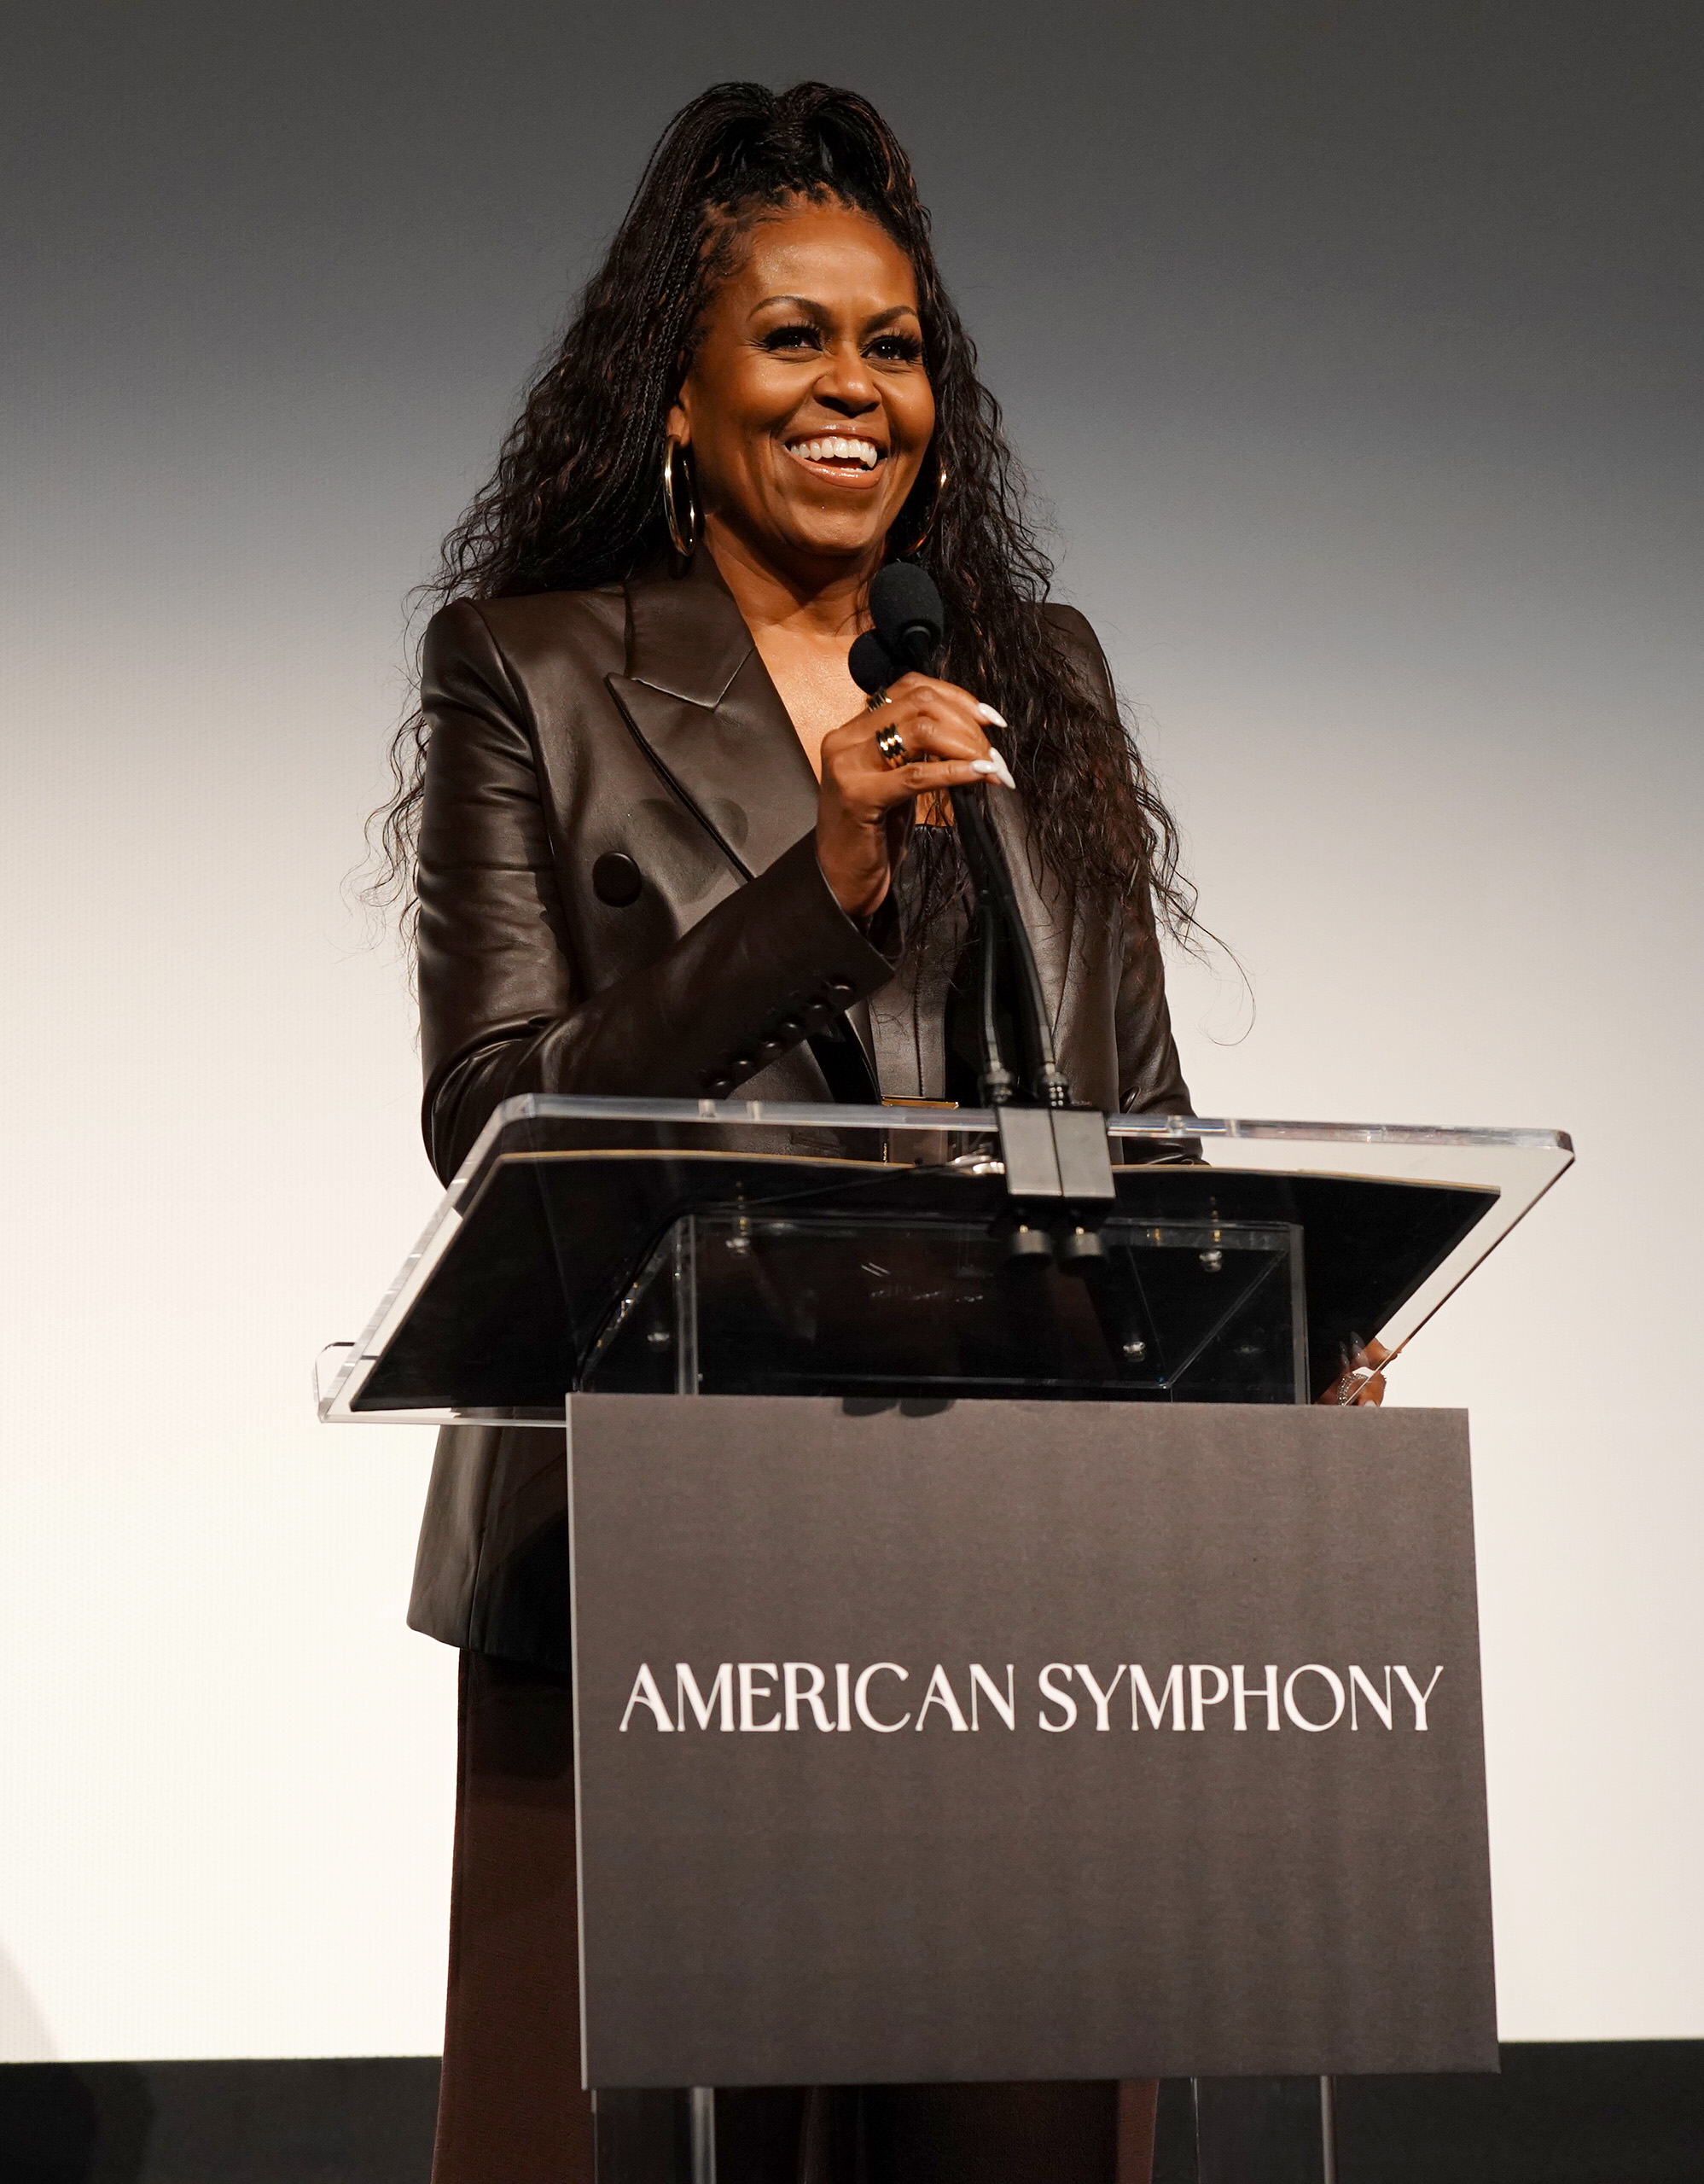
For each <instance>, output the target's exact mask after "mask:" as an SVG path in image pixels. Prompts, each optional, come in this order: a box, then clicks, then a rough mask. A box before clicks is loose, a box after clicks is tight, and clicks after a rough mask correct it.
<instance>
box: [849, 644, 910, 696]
mask: <svg viewBox="0 0 1704 2184" xmlns="http://www.w3.org/2000/svg"><path fill="white" fill-rule="evenodd" d="M846 666H847V667H848V668H849V669H850V670H851V672H852V680H853V681H854V682H855V683H856V684H858V688H859V689H860V690H868V691H869V695H870V696H872V697H874V696H875V693H876V692H877V691H878V690H886V689H887V685H888V684H890V683H897V682H898V681H899V678H900V677H901V675H903V674H904V672H905V670H904V668H903V667H899V665H898V664H897V663H896V662H895V661H894V660H893V655H891V654H890V653H889V651H888V649H887V646H886V645H885V644H883V643H882V642H881V638H879V637H878V636H877V635H876V634H875V631H874V630H873V629H867V630H866V631H865V632H864V635H863V636H862V637H856V638H853V639H852V650H851V651H850V652H848V653H847V655H846Z"/></svg>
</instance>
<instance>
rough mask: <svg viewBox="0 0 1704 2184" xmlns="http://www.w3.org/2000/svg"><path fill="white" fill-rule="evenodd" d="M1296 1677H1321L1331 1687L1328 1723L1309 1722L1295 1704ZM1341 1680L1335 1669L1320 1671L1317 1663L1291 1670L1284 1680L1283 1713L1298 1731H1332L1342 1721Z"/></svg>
mask: <svg viewBox="0 0 1704 2184" xmlns="http://www.w3.org/2000/svg"><path fill="white" fill-rule="evenodd" d="M1298 1676H1323V1677H1324V1679H1325V1680H1326V1682H1327V1683H1328V1684H1329V1686H1331V1697H1332V1702H1333V1704H1332V1714H1331V1719H1330V1720H1329V1721H1309V1720H1308V1718H1307V1716H1306V1714H1304V1713H1303V1712H1302V1710H1301V1709H1300V1707H1299V1706H1298V1705H1297V1704H1296V1702H1295V1688H1296V1678H1297V1677H1298ZM1343 1704H1344V1701H1343V1679H1342V1678H1341V1676H1340V1675H1339V1674H1338V1673H1337V1671H1336V1670H1335V1669H1322V1668H1321V1667H1320V1665H1319V1663H1318V1662H1317V1661H1305V1662H1303V1663H1302V1665H1301V1667H1300V1668H1299V1669H1291V1671H1290V1673H1289V1674H1288V1676H1287V1677H1286V1678H1285V1680H1284V1711H1285V1713H1286V1714H1288V1715H1289V1717H1290V1719H1291V1721H1294V1723H1295V1725H1296V1727H1297V1728H1298V1729H1315V1730H1318V1729H1333V1728H1335V1727H1336V1726H1337V1724H1338V1723H1339V1722H1340V1721H1341V1720H1342V1719H1343Z"/></svg>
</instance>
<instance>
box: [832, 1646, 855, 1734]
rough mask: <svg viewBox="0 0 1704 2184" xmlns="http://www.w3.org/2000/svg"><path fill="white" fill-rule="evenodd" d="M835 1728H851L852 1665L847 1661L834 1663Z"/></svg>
mask: <svg viewBox="0 0 1704 2184" xmlns="http://www.w3.org/2000/svg"><path fill="white" fill-rule="evenodd" d="M835 1727H836V1728H837V1729H850V1728H851V1727H852V1663H850V1662H849V1661H836V1662H835Z"/></svg>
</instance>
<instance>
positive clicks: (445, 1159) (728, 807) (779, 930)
mask: <svg viewBox="0 0 1704 2184" xmlns="http://www.w3.org/2000/svg"><path fill="white" fill-rule="evenodd" d="M1046 612H1047V613H1048V614H1050V616H1051V617H1052V618H1053V619H1054V621H1055V623H1056V626H1057V627H1058V628H1060V629H1061V631H1062V632H1063V633H1064V634H1065V636H1066V638H1067V641H1068V642H1069V643H1070V644H1071V645H1072V646H1073V649H1078V650H1079V653H1080V657H1081V661H1082V664H1083V666H1084V667H1085V670H1086V671H1087V673H1089V675H1090V677H1091V678H1092V679H1093V680H1094V681H1095V682H1096V684H1098V685H1099V686H1100V687H1101V688H1102V689H1103V690H1105V692H1106V702H1107V703H1108V707H1111V706H1112V704H1113V702H1114V700H1113V694H1112V685H1111V681H1110V678H1109V677H1108V673H1107V667H1106V662H1105V660H1104V658H1103V657H1102V653H1101V649H1100V647H1099V645H1098V644H1096V641H1095V637H1094V633H1093V632H1092V631H1091V630H1090V627H1089V625H1088V623H1087V622H1086V621H1085V620H1084V618H1083V617H1082V615H1081V614H1078V613H1077V612H1076V611H1075V609H1072V608H1068V607H1049V608H1048V609H1046ZM422 708H423V710H424V713H425V715H426V718H427V723H428V725H429V728H430V735H431V741H430V744H429V747H428V753H427V779H426V799H425V806H424V809H423V812H422V824H421V836H420V871H419V891H420V1000H421V1023H422V1050H423V1052H422V1058H423V1062H424V1067H425V1074H426V1098H425V1106H424V1115H423V1122H424V1129H425V1135H426V1144H427V1151H428V1153H429V1154H430V1156H431V1158H432V1162H433V1166H434V1168H436V1169H437V1171H438V1173H439V1175H440V1176H441V1177H442V1178H444V1179H445V1180H446V1181H447V1180H448V1179H449V1178H450V1177H451V1175H452V1174H454V1173H455V1171H456V1169H457V1167H458V1166H459V1165H460V1163H461V1162H462V1160H463V1159H464V1158H465V1157H466V1156H467V1154H468V1150H469V1149H470V1148H471V1147H472V1145H473V1144H474V1139H476V1138H477V1137H478V1135H479V1133H480V1130H481V1129H482V1128H483V1127H484V1126H485V1123H486V1121H487V1119H488V1118H489V1116H490V1115H491V1111H492V1109H494V1108H495V1107H496V1106H497V1103H498V1102H499V1101H500V1100H503V1099H506V1098H509V1095H510V1094H512V1093H515V1092H597V1093H606V1094H608V1093H634V1094H648V1095H652V1096H654V1097H678V1098H699V1097H701V1096H704V1095H711V1096H713V1097H723V1098H725V1097H732V1096H736V1095H737V1096H741V1097H744V1098H753V1099H776V1100H800V1099H804V1100H826V1099H830V1098H835V1097H836V1096H839V1097H840V1098H859V1099H868V1100H872V1101H873V1100H875V1099H876V1098H879V1093H878V1092H877V1089H876V1084H875V1072H874V1065H873V1062H872V1060H871V1042H870V1036H869V1018H868V1011H867V1007H866V1004H867V1002H868V999H869V996H870V995H871V994H872V993H875V992H876V991H877V990H878V989H879V988H880V987H882V986H884V985H885V984H886V983H887V981H888V979H889V978H890V977H891V976H893V966H892V964H891V963H890V962H889V960H888V958H887V956H885V955H884V954H883V953H882V952H881V950H880V948H878V947H877V946H875V945H873V943H872V942H871V941H870V940H869V939H868V938H866V937H865V935H864V933H863V932H862V931H861V930H860V929H859V928H858V926H857V925H856V924H854V923H853V922H852V920H851V919H850V918H848V917H846V915H845V913H844V912H843V911H841V909H840V906H839V905H838V903H836V901H835V898H834V896H833V895H832V894H831V893H830V892H829V888H828V885H827V883H826V882H824V880H823V876H822V873H821V871H819V870H818V867H817V858H816V845H815V822H816V806H817V783H816V779H815V777H814V776H813V774H812V772H811V766H810V764H809V761H808V760H806V758H805V754H804V751H803V749H802V748H801V747H800V742H799V738H798V736H797V735H796V733H795V732H794V728H793V725H792V722H791V721H790V720H789V719H788V714H787V712H786V709H785V708H784V707H783V706H782V702H781V700H780V697H779V696H778V695H777V694H776V689H775V685H774V684H772V683H771V680H770V678H769V675H768V673H767V672H766V670H765V667H764V664H763V661H762V659H761V657H760V656H759V653H758V651H757V649H756V647H755V645H754V644H753V642H752V637H751V632H750V631H749V630H748V629H747V626H746V624H745V621H744V620H743V619H742V615H741V614H740V611H739V609H738V608H737V607H736V605H735V603H734V600H733V597H732V596H731V594H730V592H729V591H728V590H727V588H726V586H725V585H724V584H723V582H722V580H721V578H720V576H719V574H718V572H717V570H716V567H715V564H714V562H712V560H711V558H710V556H708V555H707V554H705V553H701V554H699V555H698V556H696V557H695V560H694V562H692V564H691V565H690V567H689V568H688V570H687V572H686V573H685V574H684V575H679V576H675V575H662V576H658V577H655V578H651V579H644V580H639V581H634V582H631V583H629V584H626V585H607V586H604V587H602V588H600V589H598V590H596V591H574V592H547V593H542V594H538V595H535V596H533V597H526V598H516V599H499V600H491V601H486V602H482V603H477V604H475V603H472V602H468V601H462V602H460V603H457V604H456V605H454V606H451V607H448V608H445V609H444V611H443V612H442V613H441V614H439V615H437V616H436V617H435V618H434V620H433V623H432V625H431V627H430V628H429V629H428V631H427V639H426V649H425V662H424V675H423V680H422ZM991 808H992V812H993V813H994V815H995V817H996V820H997V824H998V825H999V827H1000V829H1001V831H1002V833H1003V836H1004V838H1005V842H1006V847H1007V853H1008V861H1009V864H1010V865H1011V867H1012V871H1013V877H1014V881H1015V885H1016V887H1017V889H1018V892H1019V896H1020V900H1021V904H1022V906H1023V909H1024V911H1025V913H1026V919H1027V922H1028V924H1029V928H1030V931H1031V934H1032V936H1033V938H1034V941H1035V949H1036V957H1037V963H1038V969H1039V971H1040V975H1041V981H1042V985H1043V987H1044V993H1045V995H1046V999H1047V1002H1048V1005H1049V1007H1050V1010H1051V1012H1052V1017H1053V1026H1054V1035H1055V1039H1056V1043H1057V1046H1058V1050H1059V1058H1060V1062H1061V1066H1062V1067H1063V1069H1064V1070H1065V1073H1066V1075H1067V1077H1068V1078H1069V1079H1070V1080H1071V1084H1072V1086H1073V1091H1074V1092H1075V1093H1076V1096H1077V1097H1078V1098H1079V1099H1082V1100H1085V1101H1086V1102H1087V1103H1089V1104H1091V1105H1095V1106H1099V1107H1102V1108H1104V1109H1125V1110H1129V1111H1132V1112H1137V1113H1168V1114H1187V1113H1188V1112H1189V1092H1188V1091H1187V1089H1186V1087H1185V1086H1184V1084H1183V1079H1182V1076H1181V1075H1180V1074H1179V1070H1178V1056H1177V1050H1176V1048H1175V1046H1174V1045H1173V1044H1172V1032H1171V1024H1170V1020H1169V1018H1168V1016H1167V1013H1166V997H1165V987H1164V979H1163V974H1162V971H1161V967H1160V953H1159V949H1158V946H1157V945H1156V943H1155V940H1154V931H1153V928H1152V924H1151V923H1150V922H1149V920H1148V919H1147V918H1146V917H1143V916H1141V915H1139V914H1135V913H1132V914H1130V915H1126V916H1125V917H1116V918H1115V917H1100V918H1089V917H1084V916H1081V915H1078V916H1074V917H1073V914H1072V913H1071V911H1070V910H1069V907H1068V906H1067V903H1066V902H1065V900H1064V899H1063V897H1062V894H1061V890H1060V889H1059V888H1058V887H1057V886H1056V884H1055V883H1054V882H1052V881H1051V879H1050V876H1049V875H1047V874H1046V873H1044V872H1038V871H1035V870H1034V869H1033V867H1032V859H1031V858H1030V856H1029V854H1028V851H1027V845H1026V841H1025V838H1024V830H1023V823H1022V816H1021V809H1020V807H1018V805H1017V802H1016V800H1015V799H1014V798H1011V797H1009V796H1002V795H997V796H995V797H994V798H992V800H991ZM564 1492H565V1479H564V1474H563V1464H562V1444H561V1436H558V1435H555V1434H552V1433H549V1432H544V1431H540V1430H538V1429H536V1428H532V1429H526V1428H521V1429H515V1428H501V1429H500V1428H494V1427H483V1426H458V1427H453V1428H450V1429H448V1430H445V1433H443V1434H442V1435H441V1436H439V1452H438V1460H437V1463H436V1465H435V1466H434V1468H433V1480H432V1486H431V1489H430V1493H429V1495H428V1500H427V1511H426V1521H425V1525H424V1529H423V1530H422V1536H421V1543H420V1554H419V1559H418V1563H417V1565H416V1575H415V1588H414V1599H413V1603H412V1605H411V1607H410V1615H409V1620H410V1622H411V1623H412V1624H413V1625H414V1627H415V1628H416V1629H419V1630H423V1631H426V1632H428V1633H429V1634H431V1635H432V1636H433V1637H435V1638H441V1639H445V1641H446V1642H447V1643H449V1644H451V1645H466V1646H471V1647H473V1648H474V1649H475V1650H476V1651H484V1652H493V1653H501V1654H505V1655H508V1656H509V1657H513V1658H518V1659H524V1660H532V1661H535V1662H537V1663H540V1664H541V1665H546V1666H550V1667H566V1665H567V1575H566V1512H565V1503H564Z"/></svg>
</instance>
